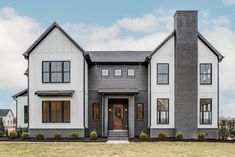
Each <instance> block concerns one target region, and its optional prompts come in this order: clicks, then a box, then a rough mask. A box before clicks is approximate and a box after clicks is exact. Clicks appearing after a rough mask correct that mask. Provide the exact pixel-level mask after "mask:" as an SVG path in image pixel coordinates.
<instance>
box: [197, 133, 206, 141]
mask: <svg viewBox="0 0 235 157" xmlns="http://www.w3.org/2000/svg"><path fill="white" fill-rule="evenodd" d="M197 139H198V140H205V139H206V134H205V133H204V132H199V133H198V134H197Z"/></svg>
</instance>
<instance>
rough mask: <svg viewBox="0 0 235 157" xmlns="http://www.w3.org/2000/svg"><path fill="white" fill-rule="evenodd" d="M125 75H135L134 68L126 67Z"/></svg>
mask: <svg viewBox="0 0 235 157" xmlns="http://www.w3.org/2000/svg"><path fill="white" fill-rule="evenodd" d="M127 76H135V70H134V69H128V70H127Z"/></svg>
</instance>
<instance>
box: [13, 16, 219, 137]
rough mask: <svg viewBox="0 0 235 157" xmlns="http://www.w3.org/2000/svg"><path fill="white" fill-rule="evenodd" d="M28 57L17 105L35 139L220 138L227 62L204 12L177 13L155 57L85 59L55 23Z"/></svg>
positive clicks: (99, 54)
mask: <svg viewBox="0 0 235 157" xmlns="http://www.w3.org/2000/svg"><path fill="white" fill-rule="evenodd" d="M23 55H24V57H25V59H27V61H28V69H27V71H26V72H25V74H26V75H27V77H28V87H27V89H26V90H24V91H22V92H21V93H19V94H17V95H16V96H15V97H14V98H15V99H16V100H17V114H18V115H17V119H18V124H17V127H20V126H27V127H28V130H29V133H30V135H31V136H35V134H37V133H39V132H41V133H44V134H45V135H46V136H47V137H52V136H53V135H54V134H55V133H58V132H59V133H61V134H62V136H68V135H69V134H70V133H71V132H74V131H76V132H79V135H80V137H85V136H88V133H89V132H90V131H92V130H96V131H97V133H98V135H99V136H103V137H113V136H115V137H118V136H129V137H130V138H133V137H135V136H138V135H139V134H140V132H142V131H144V132H146V133H148V134H149V135H150V137H151V138H153V137H156V135H157V134H159V133H160V132H165V133H167V135H168V136H175V134H176V133H178V132H181V133H183V134H184V137H185V138H188V139H189V138H195V137H196V135H197V133H198V132H204V133H206V135H207V138H218V117H219V62H221V61H222V59H223V56H222V55H221V54H220V53H219V52H218V51H217V50H216V49H215V48H214V47H213V46H212V45H211V44H210V43H209V42H208V41H207V40H206V39H205V38H204V37H203V36H202V35H201V34H200V33H199V32H198V12H197V11H176V13H175V15H174V30H173V31H172V33H171V34H170V35H169V36H168V37H167V38H166V39H165V40H164V41H163V42H162V43H161V44H160V45H158V46H157V45H156V49H154V50H153V51H85V50H84V49H83V48H81V46H79V45H78V44H77V43H76V42H75V41H74V40H73V39H72V38H71V37H70V36H69V35H68V34H67V33H66V32H65V31H64V30H63V29H62V28H61V27H60V26H59V25H58V24H56V23H53V24H52V25H51V26H50V27H49V28H48V29H47V30H46V31H45V32H44V33H43V34H42V35H41V36H40V37H39V38H38V40H36V41H35V42H34V43H33V45H32V46H31V47H29V49H28V50H27V51H26V52H25V53H24V54H23ZM23 112H24V114H23ZM26 116H27V118H26ZM27 122H28V123H27Z"/></svg>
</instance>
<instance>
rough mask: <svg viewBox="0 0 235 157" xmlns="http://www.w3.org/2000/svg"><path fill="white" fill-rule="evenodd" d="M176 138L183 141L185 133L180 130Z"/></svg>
mask: <svg viewBox="0 0 235 157" xmlns="http://www.w3.org/2000/svg"><path fill="white" fill-rule="evenodd" d="M175 139H176V140H178V141H181V140H183V139H184V135H183V134H182V133H180V132H178V133H177V134H176V135H175Z"/></svg>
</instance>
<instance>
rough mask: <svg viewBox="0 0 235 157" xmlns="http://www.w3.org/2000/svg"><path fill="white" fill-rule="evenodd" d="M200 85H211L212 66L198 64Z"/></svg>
mask: <svg viewBox="0 0 235 157" xmlns="http://www.w3.org/2000/svg"><path fill="white" fill-rule="evenodd" d="M200 84H201V85H207V84H212V64H210V63H208V64H207V63H203V64H200Z"/></svg>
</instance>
